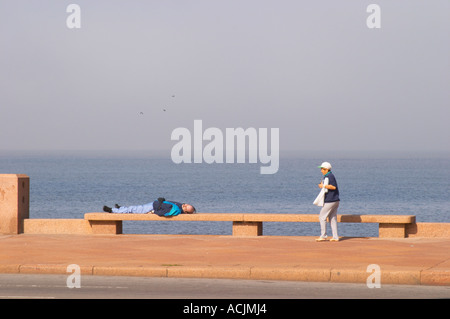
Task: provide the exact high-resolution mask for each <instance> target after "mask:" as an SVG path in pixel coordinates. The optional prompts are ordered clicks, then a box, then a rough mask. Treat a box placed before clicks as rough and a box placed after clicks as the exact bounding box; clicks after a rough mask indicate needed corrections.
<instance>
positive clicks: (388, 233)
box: [378, 223, 406, 238]
mask: <svg viewBox="0 0 450 319" xmlns="http://www.w3.org/2000/svg"><path fill="white" fill-rule="evenodd" d="M378 237H380V238H405V237H406V224H385V223H380V224H379V227H378Z"/></svg>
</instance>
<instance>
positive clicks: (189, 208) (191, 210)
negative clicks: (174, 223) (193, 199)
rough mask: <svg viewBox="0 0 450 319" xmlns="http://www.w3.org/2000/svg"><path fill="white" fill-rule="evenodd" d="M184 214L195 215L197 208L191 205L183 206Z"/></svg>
mask: <svg viewBox="0 0 450 319" xmlns="http://www.w3.org/2000/svg"><path fill="white" fill-rule="evenodd" d="M182 208H183V214H194V213H195V212H196V210H195V207H194V206H192V205H190V204H183V205H182Z"/></svg>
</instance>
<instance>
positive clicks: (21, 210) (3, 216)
mask: <svg viewBox="0 0 450 319" xmlns="http://www.w3.org/2000/svg"><path fill="white" fill-rule="evenodd" d="M29 210H30V178H29V177H28V176H27V175H23V174H0V234H19V233H22V232H23V220H24V219H26V218H29V214H30V212H29Z"/></svg>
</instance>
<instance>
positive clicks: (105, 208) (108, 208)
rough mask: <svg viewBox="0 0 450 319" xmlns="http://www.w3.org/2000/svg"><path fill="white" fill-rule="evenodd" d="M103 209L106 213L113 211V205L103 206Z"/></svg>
mask: <svg viewBox="0 0 450 319" xmlns="http://www.w3.org/2000/svg"><path fill="white" fill-rule="evenodd" d="M103 211H104V212H106V213H112V209H111V207H108V206H103Z"/></svg>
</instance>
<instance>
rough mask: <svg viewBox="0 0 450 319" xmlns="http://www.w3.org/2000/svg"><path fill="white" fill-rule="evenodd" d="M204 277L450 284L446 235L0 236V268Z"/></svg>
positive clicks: (4, 270) (2, 270)
mask: <svg viewBox="0 0 450 319" xmlns="http://www.w3.org/2000/svg"><path fill="white" fill-rule="evenodd" d="M70 264H77V265H79V266H80V268H81V275H108V276H109V275H118V276H158V277H197V278H199V277H205V278H206V277H207V278H235V279H259V280H297V281H322V282H357V283H366V280H367V278H368V277H369V276H370V275H371V274H372V272H371V271H370V272H367V267H368V266H369V265H371V264H376V265H378V266H379V267H380V269H381V284H383V283H384V284H409V285H411V284H418V285H420V284H421V285H449V286H450V239H448V238H404V239H380V238H343V239H342V240H341V241H340V242H319V243H318V242H315V238H314V237H291V236H289V237H278V236H261V237H252V238H249V237H235V236H215V235H32V234H20V235H0V273H27V274H30V273H40V274H44V273H45V274H69V273H68V272H67V266H68V265H70Z"/></svg>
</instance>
